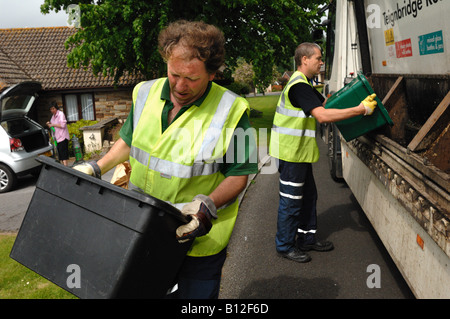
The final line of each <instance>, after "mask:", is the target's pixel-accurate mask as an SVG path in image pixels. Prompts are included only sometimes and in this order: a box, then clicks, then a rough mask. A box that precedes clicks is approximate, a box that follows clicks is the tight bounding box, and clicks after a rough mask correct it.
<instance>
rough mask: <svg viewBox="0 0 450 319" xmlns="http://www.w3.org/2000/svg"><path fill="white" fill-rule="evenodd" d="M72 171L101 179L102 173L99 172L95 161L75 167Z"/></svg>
mask: <svg viewBox="0 0 450 319" xmlns="http://www.w3.org/2000/svg"><path fill="white" fill-rule="evenodd" d="M73 169H74V170H77V171H79V172H82V173H84V174H87V175H91V176H94V177H97V178H101V177H102V171H101V170H100V167H98V165H97V162H96V161H89V162H85V163H83V164H78V165H75V166H74V167H73Z"/></svg>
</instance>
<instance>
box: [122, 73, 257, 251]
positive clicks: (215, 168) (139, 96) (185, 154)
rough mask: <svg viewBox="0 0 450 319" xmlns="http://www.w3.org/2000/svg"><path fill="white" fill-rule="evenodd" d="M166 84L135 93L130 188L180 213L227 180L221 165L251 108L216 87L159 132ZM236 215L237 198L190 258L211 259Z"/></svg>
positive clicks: (196, 242)
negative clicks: (193, 200) (204, 257)
mask: <svg viewBox="0 0 450 319" xmlns="http://www.w3.org/2000/svg"><path fill="white" fill-rule="evenodd" d="M165 80H166V78H162V79H157V80H152V81H147V82H141V83H139V84H138V85H137V86H136V87H135V89H134V91H133V104H134V110H133V115H134V118H133V127H134V129H133V138H132V142H131V151H130V164H131V166H132V171H131V176H130V184H131V188H133V187H137V188H138V189H140V190H142V191H144V192H145V193H147V194H149V195H151V196H153V197H155V198H158V199H160V200H163V201H165V202H168V203H170V204H172V205H173V206H175V207H177V208H178V209H181V207H182V206H183V205H185V204H186V203H189V202H191V201H192V199H193V198H194V196H196V195H198V194H204V195H209V194H210V193H211V192H212V191H213V190H214V189H215V188H216V187H217V186H218V185H219V184H220V183H221V182H222V181H223V180H224V179H225V176H224V175H223V174H222V173H221V172H220V170H219V169H220V167H219V163H220V162H221V161H222V159H223V156H224V155H225V153H226V151H227V148H228V145H229V143H230V140H231V138H232V136H233V132H234V129H235V128H236V126H237V124H238V122H239V120H240V118H241V116H242V115H243V113H244V112H246V111H247V112H248V111H249V106H248V103H247V101H246V100H245V99H243V98H240V97H239V96H237V95H236V94H234V93H232V92H231V91H228V90H226V89H225V88H223V87H221V86H219V85H217V84H215V83H212V86H211V89H210V91H209V93H208V96H207V97H206V98H205V100H204V101H203V103H202V104H201V105H200V106H196V105H192V106H191V107H190V108H189V109H188V110H186V111H185V112H184V113H183V114H182V115H181V116H180V117H179V118H177V119H176V120H175V121H173V122H172V123H171V125H170V126H169V127H168V128H167V129H166V130H165V131H164V133H161V131H162V130H161V113H162V110H163V108H164V104H165V101H164V100H162V99H161V91H162V88H163V86H164V82H165ZM237 213H238V201H237V200H235V201H233V202H232V203H230V204H228V205H225V207H218V218H217V219H214V220H212V224H213V227H212V229H211V231H210V232H209V233H208V234H207V235H205V236H202V237H197V238H196V239H195V240H194V242H193V245H192V247H191V249H190V251H189V252H188V255H189V256H209V255H214V254H216V253H219V252H220V251H221V250H222V249H224V248H225V247H226V246H227V244H228V241H229V239H230V236H231V233H232V231H233V227H234V223H235V221H236V217H237ZM174 236H175V234H174Z"/></svg>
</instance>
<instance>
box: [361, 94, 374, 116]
mask: <svg viewBox="0 0 450 319" xmlns="http://www.w3.org/2000/svg"><path fill="white" fill-rule="evenodd" d="M376 96H377V95H376V94H375V93H373V94H371V95H368V96H367V97H366V98H365V99H364V100H363V101H362V102H361V103H362V105H364V108H365V109H366V113H364V116H366V115H372V113H373V111H374V110H375V107H376V106H377V101H375V100H374V99H375V97H376Z"/></svg>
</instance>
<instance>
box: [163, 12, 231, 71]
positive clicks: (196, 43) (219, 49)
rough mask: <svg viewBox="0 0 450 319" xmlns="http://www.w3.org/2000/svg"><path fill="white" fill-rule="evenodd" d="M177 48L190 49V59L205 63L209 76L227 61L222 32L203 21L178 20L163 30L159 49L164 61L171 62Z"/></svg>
mask: <svg viewBox="0 0 450 319" xmlns="http://www.w3.org/2000/svg"><path fill="white" fill-rule="evenodd" d="M177 46H183V47H185V48H186V49H188V50H187V52H188V53H189V56H187V58H188V59H194V58H197V59H199V60H200V61H203V62H204V63H205V68H206V71H207V72H208V73H209V74H213V73H215V72H216V71H217V70H218V69H219V68H220V67H221V66H222V64H223V63H224V61H225V37H224V35H223V33H222V31H220V30H219V29H218V28H217V27H215V26H213V25H210V24H206V23H205V22H203V21H186V20H178V21H175V22H172V23H171V24H169V25H168V26H167V27H166V28H165V29H163V30H162V31H161V33H160V34H159V38H158V49H159V53H160V54H161V56H162V58H163V59H164V61H166V62H167V61H168V60H169V58H170V56H171V54H172V51H173V49H174V48H175V47H177Z"/></svg>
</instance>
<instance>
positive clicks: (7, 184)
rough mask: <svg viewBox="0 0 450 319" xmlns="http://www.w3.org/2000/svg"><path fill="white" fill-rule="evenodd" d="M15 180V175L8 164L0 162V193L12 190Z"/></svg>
mask: <svg viewBox="0 0 450 319" xmlns="http://www.w3.org/2000/svg"><path fill="white" fill-rule="evenodd" d="M16 182H17V177H16V175H15V174H14V172H13V171H11V169H10V168H9V167H8V166H5V165H3V164H0V193H6V192H9V191H10V190H12V189H13V188H14V186H15V184H16Z"/></svg>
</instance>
